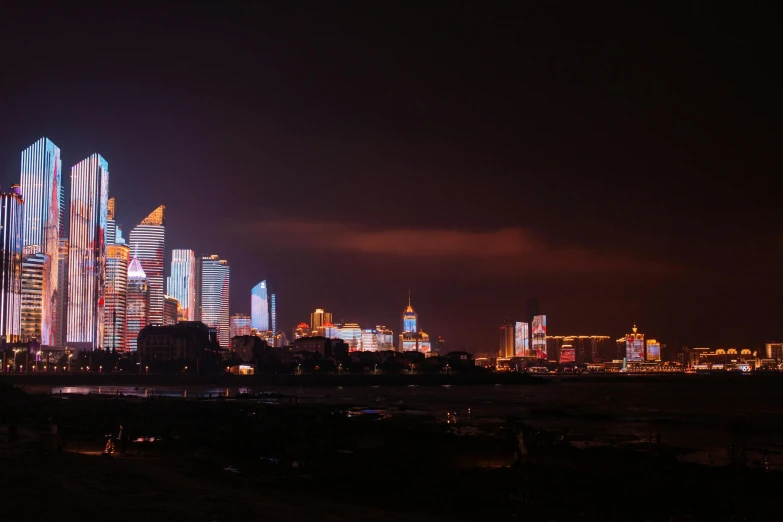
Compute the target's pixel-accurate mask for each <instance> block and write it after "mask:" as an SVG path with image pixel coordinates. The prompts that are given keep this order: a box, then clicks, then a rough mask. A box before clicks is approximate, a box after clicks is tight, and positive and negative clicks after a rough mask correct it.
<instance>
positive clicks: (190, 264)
mask: <svg viewBox="0 0 783 522" xmlns="http://www.w3.org/2000/svg"><path fill="white" fill-rule="evenodd" d="M166 293H167V294H168V295H170V296H171V297H174V298H175V299H176V300H177V301H179V306H180V317H181V318H182V320H183V321H195V320H196V255H195V254H194V253H193V251H192V250H184V249H175V250H172V251H171V275H170V276H169V278H168V280H167V284H166Z"/></svg>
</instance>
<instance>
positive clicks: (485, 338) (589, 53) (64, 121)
mask: <svg viewBox="0 0 783 522" xmlns="http://www.w3.org/2000/svg"><path fill="white" fill-rule="evenodd" d="M212 4H214V5H213V6H211V7H207V6H204V7H201V6H195V5H189V4H182V5H181V6H179V7H167V8H164V9H161V8H155V9H148V10H143V9H141V8H140V7H138V6H139V4H137V3H132V4H128V5H129V6H134V7H133V8H132V9H127V10H119V9H117V8H115V9H112V10H108V9H105V10H99V9H94V8H90V9H87V8H83V9H76V8H67V9H66V8H56V9H52V8H48V9H40V10H34V9H32V8H26V9H22V8H21V7H20V8H16V9H14V8H8V7H5V8H4V13H3V15H2V17H0V57H2V62H0V184H1V185H2V187H3V189H7V187H8V185H10V184H11V183H18V182H19V154H20V152H21V150H22V149H24V148H25V147H26V146H28V145H29V144H31V143H32V142H33V141H35V140H36V139H38V138H40V137H41V136H47V137H49V138H50V139H51V140H52V141H54V142H55V143H56V144H57V145H58V146H59V147H60V149H61V150H62V158H63V169H64V172H66V173H67V172H69V169H70V166H71V165H73V164H74V163H76V162H78V161H79V160H81V159H83V158H84V157H86V156H87V155H89V154H90V153H92V152H99V153H101V154H102V155H103V156H104V157H105V158H106V159H107V161H108V162H109V171H110V193H111V195H112V196H115V197H116V198H117V220H118V222H120V223H121V224H122V225H123V228H124V230H125V234H126V237H127V234H128V233H129V232H130V229H131V228H132V227H133V226H134V225H136V224H137V223H138V221H139V220H140V219H142V218H143V217H144V216H145V215H147V214H148V213H149V212H151V211H152V210H153V209H154V208H155V207H156V206H157V205H159V204H161V203H163V204H166V205H167V212H168V215H167V218H168V221H167V225H168V227H167V243H168V245H167V247H168V248H169V249H170V248H192V249H194V250H195V251H196V253H197V254H201V253H217V254H219V255H221V257H224V258H226V259H228V260H229V263H230V265H231V272H232V273H231V277H232V284H231V311H232V313H233V312H248V313H249V311H250V288H251V287H252V286H253V284H255V283H257V282H258V281H260V280H261V279H266V280H267V281H268V282H269V284H270V286H271V288H272V289H273V291H274V292H276V293H277V295H278V316H279V321H280V322H279V324H280V327H281V328H284V329H285V330H286V331H288V332H290V331H291V328H292V327H293V326H294V325H295V324H296V323H298V322H300V321H302V320H305V321H307V320H308V319H309V315H308V314H309V313H310V312H311V311H312V310H313V309H314V308H316V307H323V308H326V309H327V311H331V312H333V314H334V318H335V320H345V321H356V322H359V323H360V324H361V325H362V327H372V326H374V325H375V324H386V325H388V326H390V327H391V328H393V329H394V331H395V333H397V331H398V330H399V325H400V319H399V314H400V313H401V311H402V309H403V308H404V306H405V305H406V304H407V295H408V289H410V290H411V293H412V301H413V305H414V307H415V308H416V310H417V312H419V316H420V321H421V325H422V326H423V328H424V330H425V331H427V332H428V333H429V334H430V335H432V336H435V335H443V336H444V337H446V338H447V340H448V342H449V345H450V347H452V348H461V347H469V348H470V349H471V350H473V351H482V350H496V349H497V346H498V326H499V325H500V324H501V323H502V322H503V320H504V318H505V317H508V318H509V319H515V320H525V319H527V318H526V317H525V316H526V302H527V300H528V299H530V298H534V297H535V298H538V299H539V302H540V307H541V310H542V312H544V313H546V314H547V316H548V317H547V323H548V329H549V333H550V334H601V335H611V336H613V337H619V336H621V335H623V334H625V333H627V332H628V331H629V329H630V327H631V326H632V323H633V322H637V323H638V325H639V327H640V331H642V332H644V333H645V334H646V335H647V336H650V337H656V338H658V339H659V340H661V341H662V342H665V343H675V344H677V343H682V344H686V345H690V346H708V347H713V348H716V347H729V346H736V347H740V346H742V347H745V346H753V347H756V346H758V345H759V344H760V343H763V342H764V341H765V340H768V339H777V340H780V339H783V321H781V317H783V304H782V303H783V298H782V297H781V296H783V292H782V291H783V284H782V283H783V281H782V279H783V278H782V277H781V265H782V263H781V261H782V260H783V239H782V238H783V234H782V233H783V223H781V221H782V217H781V212H782V211H781V208H782V207H781V205H780V197H781V196H780V195H781V191H780V189H781V183H780V177H781V173H782V172H783V169H782V167H783V154H782V153H781V151H783V147H781V125H780V122H781V111H780V102H779V101H778V99H779V98H780V96H781V82H780V80H781V77H780V73H779V71H780V57H779V55H778V54H777V51H778V50H779V48H783V44H781V42H780V41H778V40H779V38H778V37H777V34H776V33H779V29H780V26H779V25H778V24H779V21H780V19H781V15H780V12H773V11H772V10H771V9H772V8H770V10H769V11H762V10H751V7H749V6H747V5H745V4H742V5H734V6H733V10H731V11H729V10H727V11H725V12H721V11H719V10H718V9H719V8H718V7H717V6H715V5H709V4H701V5H702V7H695V5H696V4H694V5H693V6H687V5H685V3H676V5H673V6H672V8H671V10H665V9H668V8H664V7H661V6H659V5H656V6H654V7H649V8H647V9H648V10H642V8H636V7H633V8H629V7H626V8H623V9H624V10H623V11H615V10H610V9H608V8H604V7H601V8H596V7H595V6H593V5H591V4H593V3H592V2H574V3H565V2H508V3H505V2H496V3H492V4H491V5H487V3H486V2H477V3H476V4H475V5H471V4H469V3H465V2H450V3H434V2H433V3H431V7H424V8H423V7H421V6H419V5H418V4H420V3H419V2H410V3H407V7H400V6H399V5H398V3H397V2H385V1H381V2H366V1H365V2H355V3H354V2H315V3H313V4H307V3H305V2H276V3H270V4H267V5H262V4H261V3H260V2H259V3H256V2H237V3H231V2H223V3H221V5H220V6H217V3H212ZM256 4H258V5H256ZM436 4H437V5H436ZM450 4H453V5H451V6H450V7H449V8H446V6H449V5H450ZM529 4H535V6H532V5H529ZM770 4H772V3H770ZM739 9H741V11H739ZM756 9H758V8H756Z"/></svg>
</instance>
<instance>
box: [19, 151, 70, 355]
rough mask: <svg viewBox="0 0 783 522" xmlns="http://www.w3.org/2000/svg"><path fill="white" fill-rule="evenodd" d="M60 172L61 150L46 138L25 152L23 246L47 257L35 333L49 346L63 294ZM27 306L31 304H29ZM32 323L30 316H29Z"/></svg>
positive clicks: (53, 334)
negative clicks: (59, 253)
mask: <svg viewBox="0 0 783 522" xmlns="http://www.w3.org/2000/svg"><path fill="white" fill-rule="evenodd" d="M61 170H62V160H61V159H60V149H59V148H58V147H57V146H56V145H55V144H54V143H52V142H51V141H50V140H48V139H47V138H41V139H39V140H38V141H36V142H35V143H33V144H32V145H30V146H29V147H28V148H26V149H25V150H24V151H22V160H21V191H22V196H23V197H24V201H25V211H24V234H23V237H24V243H23V246H25V247H33V246H34V247H37V252H41V253H43V254H44V255H45V257H44V258H43V266H42V267H41V270H40V272H41V274H42V275H41V278H42V281H41V303H40V305H39V308H40V317H39V320H40V325H38V326H36V327H35V328H34V329H35V331H36V332H38V334H37V335H38V337H36V339H37V340H38V341H39V342H40V343H41V344H42V345H46V346H53V345H55V344H56V340H55V330H56V327H55V325H56V322H57V312H58V308H57V302H58V293H59V292H60V290H59V287H58V285H59V277H58V263H57V250H58V242H59V240H60V234H61V230H60V227H61V223H62V217H61V213H62V209H61V202H62V173H61ZM28 297H29V296H28ZM28 305H31V303H29V302H28ZM29 319H31V316H29V315H28V320H29ZM28 327H31V326H30V325H28Z"/></svg>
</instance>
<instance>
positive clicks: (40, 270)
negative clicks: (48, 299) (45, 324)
mask: <svg viewBox="0 0 783 522" xmlns="http://www.w3.org/2000/svg"><path fill="white" fill-rule="evenodd" d="M37 248H38V245H35V246H33V247H25V248H24V249H23V252H24V253H23V256H22V257H23V259H22V287H21V288H22V319H21V327H22V341H25V342H27V341H32V340H36V341H38V342H39V343H40V341H41V323H42V322H41V315H42V314H43V307H42V304H43V293H44V277H45V276H44V271H45V270H46V268H47V267H48V266H49V264H50V263H49V262H48V261H49V260H48V259H47V256H46V254H44V253H42V252H35V250H36V249H37Z"/></svg>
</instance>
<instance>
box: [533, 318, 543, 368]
mask: <svg viewBox="0 0 783 522" xmlns="http://www.w3.org/2000/svg"><path fill="white" fill-rule="evenodd" d="M532 334H533V335H532V337H533V346H532V352H533V353H532V355H534V356H535V357H538V358H539V359H546V358H547V351H546V316H545V315H536V316H535V317H533V332H532Z"/></svg>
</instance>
